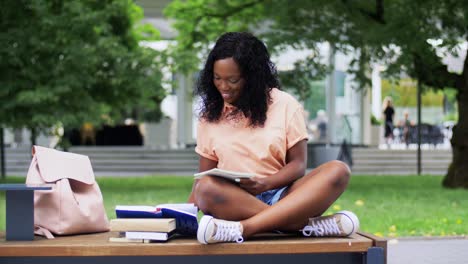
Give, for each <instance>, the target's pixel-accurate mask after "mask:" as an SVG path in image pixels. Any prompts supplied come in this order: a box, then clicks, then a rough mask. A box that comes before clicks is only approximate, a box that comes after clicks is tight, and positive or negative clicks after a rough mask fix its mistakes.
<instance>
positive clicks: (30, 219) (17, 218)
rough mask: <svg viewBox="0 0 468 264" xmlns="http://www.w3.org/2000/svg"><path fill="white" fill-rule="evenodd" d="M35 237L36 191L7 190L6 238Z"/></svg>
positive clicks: (30, 238) (21, 238) (23, 238)
mask: <svg viewBox="0 0 468 264" xmlns="http://www.w3.org/2000/svg"><path fill="white" fill-rule="evenodd" d="M33 239H34V191H33V190H20V191H19V190H9V191H7V192H6V240H33Z"/></svg>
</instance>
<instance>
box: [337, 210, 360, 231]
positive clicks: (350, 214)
mask: <svg viewBox="0 0 468 264" xmlns="http://www.w3.org/2000/svg"><path fill="white" fill-rule="evenodd" d="M336 214H341V215H344V216H346V217H348V218H349V220H351V222H353V230H351V232H350V233H348V234H347V235H346V236H349V235H351V234H354V233H355V232H357V231H358V230H359V219H358V217H357V216H356V214H354V213H353V212H351V211H339V212H337V213H336Z"/></svg>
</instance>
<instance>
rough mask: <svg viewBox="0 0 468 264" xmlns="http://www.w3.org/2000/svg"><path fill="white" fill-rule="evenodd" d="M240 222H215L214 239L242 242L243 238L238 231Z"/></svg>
mask: <svg viewBox="0 0 468 264" xmlns="http://www.w3.org/2000/svg"><path fill="white" fill-rule="evenodd" d="M239 225H240V223H237V222H233V223H232V222H231V223H230V222H217V223H216V226H217V229H216V234H215V235H214V237H213V238H214V239H215V240H218V241H236V242H237V243H242V242H244V238H243V237H242V234H241V232H240V227H239Z"/></svg>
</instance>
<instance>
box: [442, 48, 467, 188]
mask: <svg viewBox="0 0 468 264" xmlns="http://www.w3.org/2000/svg"><path fill="white" fill-rule="evenodd" d="M467 64H468V56H467V58H466V59H465V68H464V71H463V74H462V76H461V78H460V80H459V82H458V85H457V86H458V87H457V88H458V94H457V103H458V123H457V124H456V125H455V126H454V128H453V135H452V140H451V143H452V163H451V164H450V166H449V168H448V172H447V175H445V178H444V180H443V181H442V185H443V186H444V187H447V188H468V68H467Z"/></svg>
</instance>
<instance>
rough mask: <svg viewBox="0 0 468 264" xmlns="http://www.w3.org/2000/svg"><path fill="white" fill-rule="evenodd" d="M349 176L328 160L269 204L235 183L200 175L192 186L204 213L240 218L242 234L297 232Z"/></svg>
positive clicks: (325, 205) (336, 194)
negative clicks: (278, 231) (276, 201)
mask: <svg viewBox="0 0 468 264" xmlns="http://www.w3.org/2000/svg"><path fill="white" fill-rule="evenodd" d="M349 176H350V170H349V168H348V166H347V165H346V164H345V163H343V162H341V161H330V162H327V163H325V164H323V165H321V166H319V167H317V168H316V169H314V170H313V171H311V172H310V173H308V174H307V175H305V176H304V177H302V178H300V179H298V180H296V181H295V182H294V183H293V184H292V185H291V186H290V188H289V189H288V191H287V193H286V194H285V196H284V197H283V198H282V199H281V200H280V201H278V203H276V204H274V205H272V206H268V205H267V204H265V203H263V202H262V201H260V200H258V199H257V198H256V197H255V196H253V195H251V194H249V193H247V192H246V191H244V190H243V189H241V188H240V187H238V186H237V185H235V184H233V183H231V182H228V181H226V180H223V179H219V178H216V177H203V178H202V179H200V180H199V181H198V183H197V184H196V186H195V188H194V195H195V201H196V203H197V205H198V207H199V208H200V210H202V211H203V212H204V213H205V214H210V215H213V216H214V217H215V218H219V219H224V220H231V221H240V222H241V224H242V226H243V234H242V235H243V237H245V238H247V237H249V236H252V235H253V234H256V233H260V232H265V231H271V230H284V231H297V230H299V229H301V228H303V227H304V226H305V225H307V223H308V219H309V218H310V217H315V216H319V215H321V214H322V213H323V212H325V211H326V210H327V208H328V207H330V205H331V204H332V203H333V202H334V201H336V199H338V197H339V196H340V195H341V194H342V193H343V191H344V190H345V188H346V186H347V184H348V181H349Z"/></svg>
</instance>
